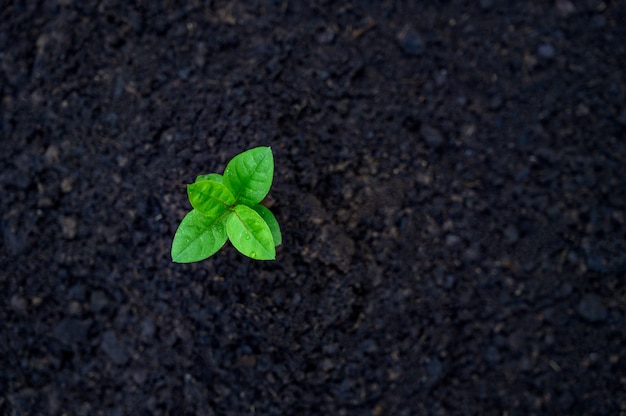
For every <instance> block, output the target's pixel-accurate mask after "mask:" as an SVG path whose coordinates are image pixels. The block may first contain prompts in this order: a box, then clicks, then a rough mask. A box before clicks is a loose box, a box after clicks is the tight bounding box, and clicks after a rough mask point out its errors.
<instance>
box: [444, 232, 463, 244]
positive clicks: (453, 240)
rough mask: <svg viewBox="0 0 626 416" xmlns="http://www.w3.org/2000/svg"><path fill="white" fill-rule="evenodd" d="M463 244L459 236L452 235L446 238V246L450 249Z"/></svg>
mask: <svg viewBox="0 0 626 416" xmlns="http://www.w3.org/2000/svg"><path fill="white" fill-rule="evenodd" d="M459 243H461V237H459V236H458V235H454V234H450V235H448V236H446V246H448V247H456V246H458V245H459Z"/></svg>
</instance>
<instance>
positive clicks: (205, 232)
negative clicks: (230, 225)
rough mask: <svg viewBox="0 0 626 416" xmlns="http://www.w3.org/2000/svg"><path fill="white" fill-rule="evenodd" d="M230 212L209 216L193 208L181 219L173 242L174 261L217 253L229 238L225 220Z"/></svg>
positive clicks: (193, 259)
mask: <svg viewBox="0 0 626 416" xmlns="http://www.w3.org/2000/svg"><path fill="white" fill-rule="evenodd" d="M228 214H229V212H225V213H224V214H222V215H220V216H218V217H207V216H206V215H203V214H201V213H200V211H198V210H195V209H192V210H191V211H189V213H188V214H187V215H185V218H183V220H182V221H181V223H180V225H179V226H178V230H176V234H175V235H174V241H173V242H172V261H174V262H176V263H191V262H194V261H200V260H204V259H206V258H208V257H210V256H212V255H213V254H215V253H216V252H217V251H218V250H219V249H220V248H222V246H223V245H224V243H226V240H227V239H228V236H227V235H226V226H225V222H226V220H227V217H228Z"/></svg>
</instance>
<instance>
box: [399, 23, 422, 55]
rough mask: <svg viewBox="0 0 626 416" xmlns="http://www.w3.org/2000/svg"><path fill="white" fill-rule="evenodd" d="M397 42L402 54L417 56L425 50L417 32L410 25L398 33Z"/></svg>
mask: <svg viewBox="0 0 626 416" xmlns="http://www.w3.org/2000/svg"><path fill="white" fill-rule="evenodd" d="M397 39H398V42H399V43H400V47H402V49H403V50H404V52H406V53H408V54H409V55H413V56H419V55H421V54H423V53H424V51H425V50H426V43H425V42H424V39H423V38H422V37H421V36H420V34H419V33H417V31H416V30H415V29H414V28H412V27H411V26H410V25H405V26H404V27H403V28H402V30H401V31H400V32H399V33H398V37H397Z"/></svg>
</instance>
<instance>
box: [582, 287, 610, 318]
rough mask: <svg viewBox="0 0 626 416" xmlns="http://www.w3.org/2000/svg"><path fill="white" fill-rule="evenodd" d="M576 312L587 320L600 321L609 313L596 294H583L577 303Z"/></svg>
mask: <svg viewBox="0 0 626 416" xmlns="http://www.w3.org/2000/svg"><path fill="white" fill-rule="evenodd" d="M577 310H578V314H579V315H580V316H581V317H582V318H583V319H585V320H587V321H588V322H602V321H604V320H606V318H607V317H608V315H609V313H608V311H607V309H606V307H605V306H604V305H603V304H602V301H601V300H600V298H599V297H597V296H596V295H591V294H588V295H585V296H583V298H582V299H581V300H580V303H579V304H578V308H577Z"/></svg>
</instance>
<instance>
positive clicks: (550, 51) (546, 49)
mask: <svg viewBox="0 0 626 416" xmlns="http://www.w3.org/2000/svg"><path fill="white" fill-rule="evenodd" d="M555 53H556V51H555V50H554V46H552V45H550V44H549V43H544V44H543V45H539V48H537V54H538V55H539V56H540V57H542V58H544V59H552V58H554V55H555Z"/></svg>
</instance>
